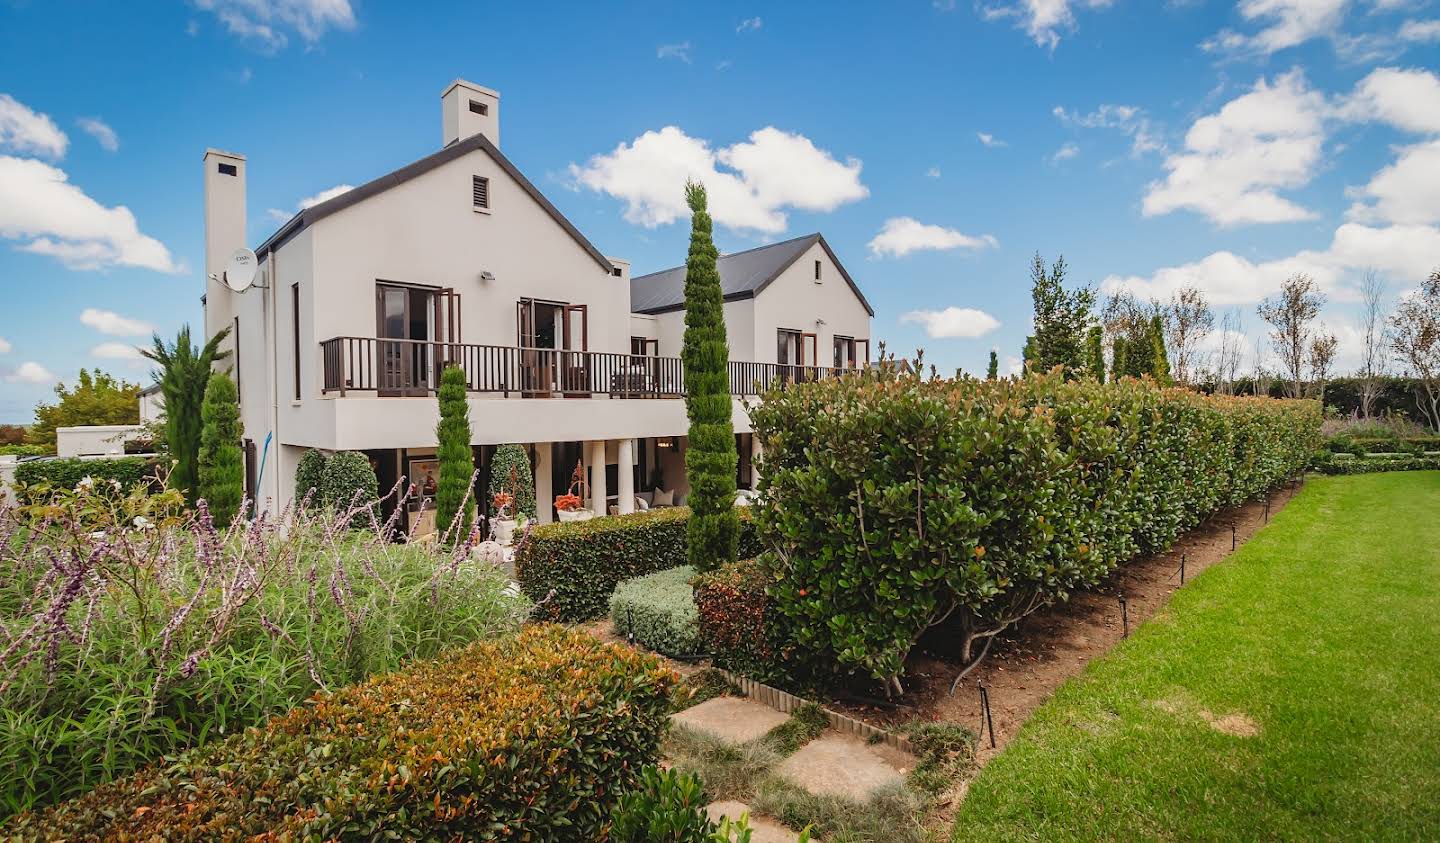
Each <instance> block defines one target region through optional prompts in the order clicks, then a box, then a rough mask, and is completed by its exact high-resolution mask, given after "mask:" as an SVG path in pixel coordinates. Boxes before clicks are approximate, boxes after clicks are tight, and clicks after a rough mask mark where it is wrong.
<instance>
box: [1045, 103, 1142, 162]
mask: <svg viewBox="0 0 1440 843" xmlns="http://www.w3.org/2000/svg"><path fill="white" fill-rule="evenodd" d="M1052 113H1053V114H1054V115H1055V116H1056V117H1058V118H1060V121H1061V122H1063V123H1067V124H1069V125H1072V126H1079V127H1081V128H1085V129H1117V130H1119V131H1120V132H1121V133H1122V134H1125V135H1127V136H1129V138H1130V141H1131V143H1130V154H1131V155H1133V156H1135V157H1137V158H1138V157H1140V156H1141V155H1144V154H1145V153H1147V152H1164V151H1165V141H1164V140H1163V139H1162V138H1161V137H1160V133H1159V132H1158V131H1157V130H1156V129H1155V127H1154V126H1153V125H1151V123H1150V118H1148V117H1146V116H1145V112H1144V111H1142V110H1141V109H1140V108H1137V107H1136V106H1133V105H1110V104H1105V105H1101V106H1100V107H1099V108H1097V109H1095V110H1094V111H1092V112H1090V113H1089V114H1080V113H1079V112H1075V111H1066V110H1065V109H1064V108H1063V107H1061V106H1058V105H1057V106H1055V108H1054V109H1053V110H1052Z"/></svg>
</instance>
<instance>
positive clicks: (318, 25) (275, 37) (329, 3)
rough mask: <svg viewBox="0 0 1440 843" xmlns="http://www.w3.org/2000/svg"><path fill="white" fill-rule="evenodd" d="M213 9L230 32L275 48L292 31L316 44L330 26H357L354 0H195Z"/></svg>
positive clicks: (283, 42) (336, 27)
mask: <svg viewBox="0 0 1440 843" xmlns="http://www.w3.org/2000/svg"><path fill="white" fill-rule="evenodd" d="M193 2H194V3H195V6H196V7H197V8H200V9H203V10H205V11H207V12H211V13H212V14H214V15H215V17H216V18H218V19H219V20H220V22H221V23H222V24H224V25H225V28H226V29H227V30H229V32H230V34H232V35H238V36H239V37H240V38H242V39H244V40H246V41H249V42H251V43H253V44H255V45H256V46H258V47H259V48H260V49H262V50H265V51H267V52H274V51H276V50H279V49H281V48H282V47H284V46H285V45H286V44H287V43H288V42H289V37H288V34H287V33H288V32H291V31H293V32H294V33H295V34H297V35H299V36H300V38H301V40H303V41H304V42H305V43H306V44H315V43H316V42H318V41H319V40H320V39H321V38H322V37H324V35H325V33H326V32H327V31H329V30H330V29H344V30H349V29H354V28H355V11H354V10H353V9H352V8H350V0H193Z"/></svg>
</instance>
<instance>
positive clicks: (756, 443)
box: [750, 433, 765, 489]
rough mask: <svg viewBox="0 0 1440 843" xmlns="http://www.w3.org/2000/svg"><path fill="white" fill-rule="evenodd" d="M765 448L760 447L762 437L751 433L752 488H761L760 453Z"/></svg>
mask: <svg viewBox="0 0 1440 843" xmlns="http://www.w3.org/2000/svg"><path fill="white" fill-rule="evenodd" d="M764 452H765V449H764V448H762V447H760V437H759V436H756V435H755V434H753V433H752V434H750V488H751V489H759V488H760V455H761V454H763V453H764Z"/></svg>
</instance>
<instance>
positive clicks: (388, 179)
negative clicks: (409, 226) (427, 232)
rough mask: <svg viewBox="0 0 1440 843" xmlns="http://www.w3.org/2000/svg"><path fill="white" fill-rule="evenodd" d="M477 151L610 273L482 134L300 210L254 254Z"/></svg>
mask: <svg viewBox="0 0 1440 843" xmlns="http://www.w3.org/2000/svg"><path fill="white" fill-rule="evenodd" d="M477 149H482V150H484V151H485V153H486V154H488V155H489V156H490V157H491V158H492V159H494V160H495V163H497V164H499V165H500V169H502V170H504V171H505V172H506V173H508V174H509V175H510V177H511V178H513V179H514V180H515V182H516V183H517V184H519V185H520V187H521V188H523V189H524V190H525V192H526V193H528V194H529V195H530V198H531V199H534V200H535V201H536V202H537V203H539V205H540V207H541V208H544V209H545V212H546V213H548V214H549V215H550V217H551V218H552V219H554V220H555V222H557V223H559V225H560V227H561V228H563V229H565V232H566V233H567V234H569V235H570V236H571V237H572V238H574V240H575V242H576V243H578V244H579V245H580V247H581V248H582V249H584V250H585V251H586V252H587V253H589V255H590V257H592V258H594V259H595V262H596V263H598V264H600V266H601V268H603V269H604V270H605V272H607V273H609V272H611V271H612V270H613V269H614V268H615V265H614V264H612V263H610V261H609V260H607V259H606V258H605V256H604V255H602V254H600V250H599V249H597V248H595V246H594V244H592V243H591V242H590V241H589V240H587V239H585V235H583V234H581V233H580V230H579V229H578V228H576V227H575V226H574V224H573V223H571V222H570V220H568V219H566V218H565V215H564V214H562V213H560V211H559V209H557V208H556V207H555V206H554V205H552V204H550V200H549V199H546V198H545V194H543V193H541V192H540V190H539V188H537V187H535V185H533V184H531V183H530V180H529V179H527V178H525V175H524V174H523V173H521V172H520V170H519V169H518V168H517V167H516V166H515V165H514V164H513V163H511V161H510V159H509V158H506V157H505V155H504V154H503V153H501V152H500V149H499V147H497V146H495V144H493V143H491V142H490V139H489V138H487V137H485V136H484V135H471V136H470V137H468V138H465V139H463V140H460V141H457V142H455V143H452V144H450V145H449V146H447V147H445V148H444V149H442V150H440V151H439V152H435V153H431V154H430V155H427V156H425V157H424V158H421V159H420V160H419V161H415V162H413V163H410V164H407V165H405V166H404V167H401V168H400V169H398V170H395V171H394V172H391V173H386V174H385V175H383V176H381V177H380V178H378V179H373V180H371V181H368V182H366V183H365V184H362V185H360V186H359V187H356V188H353V189H351V190H347V191H346V192H344V193H342V194H340V195H339V196H336V197H335V198H334V199H329V200H327V201H325V202H321V203H320V204H318V205H312V206H310V207H309V208H305V209H303V210H301V211H300V212H298V213H297V214H295V216H293V217H291V218H290V221H289V222H287V223H285V224H284V225H282V226H280V228H279V229H278V230H277V231H276V232H275V233H274V234H272V235H270V237H269V238H267V239H266V240H265V242H264V243H261V244H260V248H258V249H256V250H255V254H256V255H257V256H261V255H264V254H266V253H268V252H270V251H272V250H274V249H278V248H279V247H280V246H281V245H283V244H284V243H285V241H286V240H289V239H290V238H291V237H294V236H295V235H296V234H298V233H300V232H301V231H303V230H304V229H305V228H306V227H308V226H311V225H314V224H315V223H316V222H318V221H320V220H322V219H324V218H326V217H328V216H330V215H331V214H333V213H335V212H337V211H343V210H345V209H346V208H348V207H350V206H351V205H354V204H356V203H357V202H363V201H365V200H366V199H369V198H370V197H372V196H377V195H379V194H381V193H384V192H385V191H387V190H389V189H390V188H392V187H397V186H399V185H402V184H404V183H405V182H407V181H410V180H411V179H413V178H415V177H416V176H420V175H423V174H425V173H428V172H430V171H431V170H433V169H435V168H436V167H439V166H441V165H442V164H448V163H450V162H451V161H454V160H455V159H457V158H461V157H463V156H465V155H468V154H469V153H471V152H474V151H475V150H477Z"/></svg>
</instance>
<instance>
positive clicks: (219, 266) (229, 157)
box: [196, 149, 247, 347]
mask: <svg viewBox="0 0 1440 843" xmlns="http://www.w3.org/2000/svg"><path fill="white" fill-rule="evenodd" d="M246 245H247V244H246V242H245V156H243V155H238V154H236V153H234V152H222V151H221V150H218V149H207V150H205V336H203V337H197V338H196V342H197V344H200V345H203V344H204V343H206V342H208V341H209V339H210V338H211V337H213V336H215V333H216V332H217V331H219V330H220V329H221V328H225V327H229V326H230V325H232V324H234V319H235V309H236V302H235V297H236V295H237V294H236V293H234V292H231V290H230V288H229V287H226V286H225V282H224V276H225V266H226V264H228V263H229V262H230V256H231V255H233V254H235V250H236V249H243V248H245V246H246ZM226 347H230V343H226Z"/></svg>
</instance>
